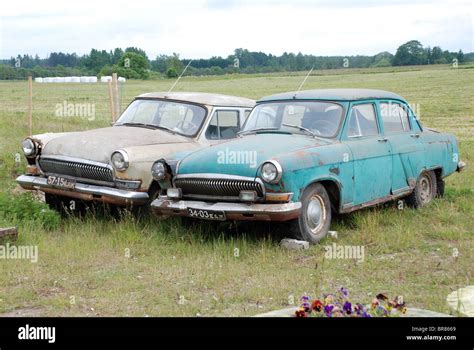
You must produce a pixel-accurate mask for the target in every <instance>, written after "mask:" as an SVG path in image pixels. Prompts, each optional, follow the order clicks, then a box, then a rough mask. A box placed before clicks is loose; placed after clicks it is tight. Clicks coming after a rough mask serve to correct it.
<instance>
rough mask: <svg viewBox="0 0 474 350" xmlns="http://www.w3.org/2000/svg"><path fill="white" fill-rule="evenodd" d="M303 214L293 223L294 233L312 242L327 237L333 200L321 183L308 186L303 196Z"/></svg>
mask: <svg viewBox="0 0 474 350" xmlns="http://www.w3.org/2000/svg"><path fill="white" fill-rule="evenodd" d="M301 204H302V207H301V214H300V216H299V217H298V219H296V220H295V221H293V222H292V223H291V225H292V227H291V229H292V232H293V234H294V235H295V236H296V237H297V238H299V239H303V240H305V241H308V242H310V243H318V242H319V241H320V240H321V239H323V238H324V237H326V235H327V234H328V231H329V227H330V225H331V201H330V200H329V196H328V193H327V191H326V189H325V188H324V186H323V185H321V184H320V183H316V184H312V185H310V186H308V187H307V188H306V189H305V191H304V192H303V195H302V197H301Z"/></svg>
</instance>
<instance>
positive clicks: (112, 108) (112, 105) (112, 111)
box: [108, 80, 115, 123]
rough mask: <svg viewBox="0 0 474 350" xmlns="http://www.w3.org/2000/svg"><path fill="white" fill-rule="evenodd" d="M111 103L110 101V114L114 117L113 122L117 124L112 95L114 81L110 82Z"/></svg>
mask: <svg viewBox="0 0 474 350" xmlns="http://www.w3.org/2000/svg"><path fill="white" fill-rule="evenodd" d="M108 85H109V101H110V114H111V115H112V122H113V123H115V102H114V96H113V93H112V80H109V82H108Z"/></svg>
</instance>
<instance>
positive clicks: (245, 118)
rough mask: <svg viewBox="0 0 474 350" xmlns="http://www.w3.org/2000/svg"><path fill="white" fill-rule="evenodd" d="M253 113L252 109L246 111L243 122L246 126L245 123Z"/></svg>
mask: <svg viewBox="0 0 474 350" xmlns="http://www.w3.org/2000/svg"><path fill="white" fill-rule="evenodd" d="M251 112H252V110H251V109H246V110H245V111H244V120H242V124H244V122H245V121H246V120H247V118H248V117H249V115H250V113H251Z"/></svg>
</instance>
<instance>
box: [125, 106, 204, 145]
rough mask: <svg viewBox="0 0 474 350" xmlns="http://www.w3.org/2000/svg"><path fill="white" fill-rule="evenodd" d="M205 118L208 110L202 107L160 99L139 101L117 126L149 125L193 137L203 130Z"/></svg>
mask: <svg viewBox="0 0 474 350" xmlns="http://www.w3.org/2000/svg"><path fill="white" fill-rule="evenodd" d="M205 116H206V110H205V109H204V107H202V106H200V105H194V104H190V103H185V102H174V101H163V100H159V99H156V100H155V99H153V100H152V99H150V100H146V99H143V100H141V99H138V100H135V101H133V102H132V103H131V104H130V105H129V106H128V107H127V109H126V110H125V111H124V112H123V113H122V115H121V116H120V118H119V120H118V121H117V123H116V124H117V125H120V124H140V123H142V124H149V125H155V126H157V127H164V128H168V129H171V130H173V131H175V132H177V133H180V134H182V135H186V136H192V135H195V134H197V132H198V131H199V129H200V128H201V125H202V124H203V122H204V119H205Z"/></svg>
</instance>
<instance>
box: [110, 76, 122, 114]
mask: <svg viewBox="0 0 474 350" xmlns="http://www.w3.org/2000/svg"><path fill="white" fill-rule="evenodd" d="M112 82H113V85H114V98H115V108H114V109H115V120H117V119H118V117H119V115H120V101H119V91H118V79H117V73H113V74H112Z"/></svg>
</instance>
